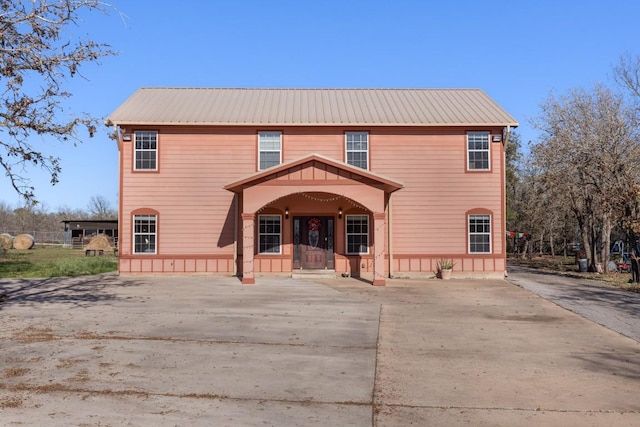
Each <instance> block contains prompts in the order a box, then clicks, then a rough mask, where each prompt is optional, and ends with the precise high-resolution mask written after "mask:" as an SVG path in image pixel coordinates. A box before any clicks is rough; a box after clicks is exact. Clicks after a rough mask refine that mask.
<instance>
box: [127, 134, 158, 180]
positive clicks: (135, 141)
mask: <svg viewBox="0 0 640 427" xmlns="http://www.w3.org/2000/svg"><path fill="white" fill-rule="evenodd" d="M133 135H134V137H133V151H134V154H133V170H135V171H157V170H158V132H157V131H153V130H137V131H135V132H134V133H133ZM147 137H152V138H153V141H144V139H143V138H147ZM138 138H140V140H139V139H138ZM138 142H140V144H143V143H144V142H153V144H154V145H155V148H143V147H140V148H138ZM143 153H153V161H154V163H155V165H154V167H153V168H151V167H138V156H139V155H142V154H143ZM141 160H142V161H143V162H144V161H145V160H146V159H141Z"/></svg>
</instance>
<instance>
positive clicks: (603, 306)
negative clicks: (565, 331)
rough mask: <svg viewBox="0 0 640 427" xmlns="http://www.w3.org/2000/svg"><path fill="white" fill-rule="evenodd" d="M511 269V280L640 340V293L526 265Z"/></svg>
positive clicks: (594, 320) (511, 267)
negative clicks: (542, 270)
mask: <svg viewBox="0 0 640 427" xmlns="http://www.w3.org/2000/svg"><path fill="white" fill-rule="evenodd" d="M508 270H509V277H508V280H509V281H510V282H511V283H513V284H515V285H518V286H520V287H522V288H524V289H527V290H529V291H531V292H534V293H535V294H537V295H540V296H541V297H543V298H545V299H547V300H550V301H552V302H554V303H556V304H558V305H559V306H561V307H563V308H566V309H567V310H570V311H572V312H574V313H577V314H579V315H580V316H582V317H584V318H586V319H588V320H591V321H593V322H596V323H599V324H601V325H603V326H605V327H607V328H609V329H611V330H612V331H616V332H618V333H620V334H622V335H624V336H626V337H629V338H632V339H634V340H636V341H638V342H640V294H638V293H633V292H628V291H623V290H620V289H616V288H612V287H610V286H607V285H606V284H602V283H599V282H597V281H593V280H585V279H578V278H575V277H566V276H560V275H556V274H552V273H546V272H541V271H539V270H535V269H531V268H526V267H520V266H513V265H510V266H509V269H508Z"/></svg>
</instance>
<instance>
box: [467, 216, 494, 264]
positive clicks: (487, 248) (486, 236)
mask: <svg viewBox="0 0 640 427" xmlns="http://www.w3.org/2000/svg"><path fill="white" fill-rule="evenodd" d="M469 253H472V254H474V253H475V254H489V253H491V215H469Z"/></svg>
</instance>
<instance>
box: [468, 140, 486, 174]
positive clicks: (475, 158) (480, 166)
mask: <svg viewBox="0 0 640 427" xmlns="http://www.w3.org/2000/svg"><path fill="white" fill-rule="evenodd" d="M467 159H468V165H467V168H468V170H489V132H469V133H467Z"/></svg>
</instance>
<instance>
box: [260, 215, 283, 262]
mask: <svg viewBox="0 0 640 427" xmlns="http://www.w3.org/2000/svg"><path fill="white" fill-rule="evenodd" d="M276 218H277V219H278V222H277V223H278V232H277V233H275V232H268V231H267V230H265V231H263V229H262V221H263V220H265V221H266V220H268V219H271V220H275V219H276ZM266 226H267V224H265V227H266ZM267 236H278V252H270V251H269V252H267V251H264V252H263V251H262V237H267ZM265 246H266V245H265ZM258 253H259V254H261V255H280V254H282V215H258Z"/></svg>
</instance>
